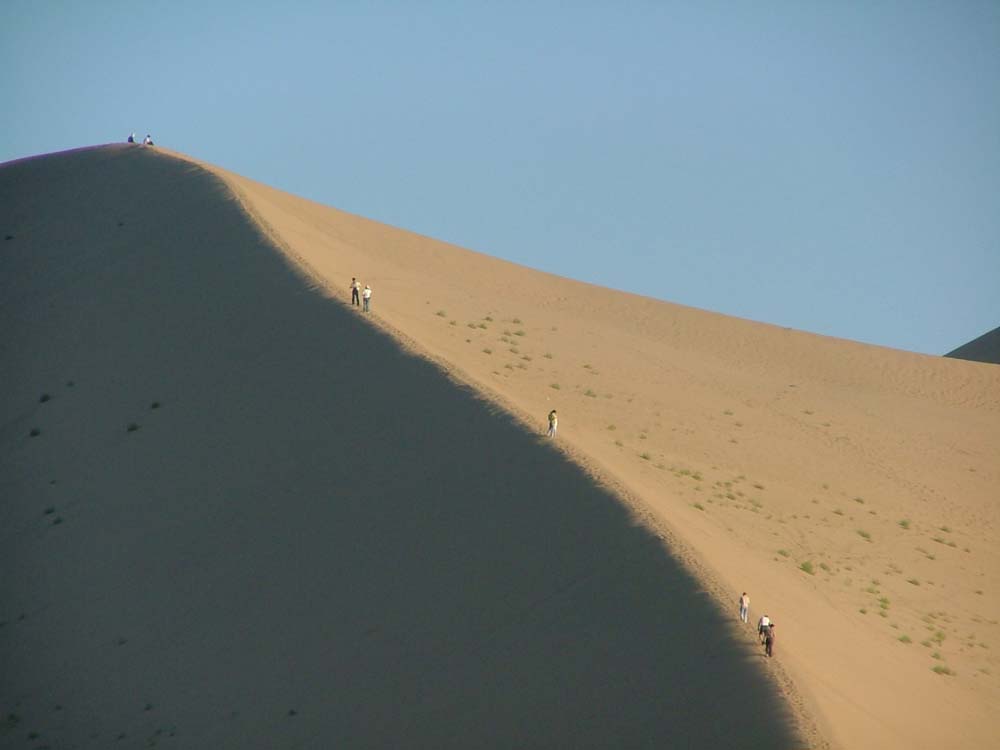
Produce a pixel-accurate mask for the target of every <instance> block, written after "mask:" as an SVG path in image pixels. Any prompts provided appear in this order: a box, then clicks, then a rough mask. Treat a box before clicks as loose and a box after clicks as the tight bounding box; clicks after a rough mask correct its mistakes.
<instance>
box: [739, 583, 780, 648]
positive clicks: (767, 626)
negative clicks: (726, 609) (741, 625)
mask: <svg viewBox="0 0 1000 750" xmlns="http://www.w3.org/2000/svg"><path fill="white" fill-rule="evenodd" d="M749 617H750V596H749V594H747V592H746V591H744V592H743V595H742V596H741V597H740V620H742V621H743V622H747V621H748V620H749ZM757 637H758V638H759V639H760V642H761V643H763V644H764V653H765V654H767V655H768V656H773V655H774V623H773V622H771V618H770V617H768V616H767V615H764V616H763V617H761V618H760V619H759V620H758V621H757Z"/></svg>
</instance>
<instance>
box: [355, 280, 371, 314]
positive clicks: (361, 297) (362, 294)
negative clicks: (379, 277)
mask: <svg viewBox="0 0 1000 750" xmlns="http://www.w3.org/2000/svg"><path fill="white" fill-rule="evenodd" d="M371 298H372V288H371V287H370V286H368V285H367V284H365V288H364V289H362V288H361V282H360V281H358V280H357V278H356V277H354V276H352V277H351V304H352V305H358V304H360V303H361V301H364V307H363V308H362V309H363V310H364V311H365V312H369V310H370V306H371Z"/></svg>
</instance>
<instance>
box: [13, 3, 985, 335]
mask: <svg viewBox="0 0 1000 750" xmlns="http://www.w3.org/2000/svg"><path fill="white" fill-rule="evenodd" d="M0 97H2V99H0V100H2V102H3V109H4V114H3V116H2V117H0V123H2V124H0V161H6V160H8V159H13V158H17V157H21V156H27V155H32V154H38V153H44V152H49V151H56V150H61V149H66V148H73V147H77V146H83V145H91V144H96V143H106V142H110V141H116V140H124V138H125V136H127V135H128V133H129V131H132V130H134V131H136V133H138V134H139V135H144V134H145V133H146V132H147V131H148V132H150V133H152V134H153V137H154V138H155V139H156V140H157V142H158V143H161V144H163V145H165V146H169V147H170V148H174V149H177V150H179V151H182V152H185V153H188V154H191V155H193V156H197V157H199V158H202V159H205V160H207V161H209V162H212V163H215V164H218V165H220V166H223V167H226V168H228V169H231V170H233V171H236V172H238V173H240V174H243V175H246V176H248V177H251V178H253V179H256V180H259V181H261V182H264V183H267V184H270V185H273V186H275V187H279V188H282V189H284V190H287V191H289V192H292V193H295V194H297V195H301V196H304V197H307V198H310V199H313V200H316V201H319V202H321V203H325V204H328V205H332V206H336V207H338V208H342V209H345V210H347V211H351V212H354V213H358V214H361V215H364V216H368V217H371V218H374V219H378V220H380V221H384V222H387V223H389V224H393V225H396V226H399V227H402V228H405V229H410V230H413V231H417V232H420V233H422V234H427V235H430V236H433V237H436V238H439V239H444V240H448V241H450V242H454V243H456V244H459V245H462V246H465V247H468V248H470V249H473V250H478V251H480V252H484V253H488V254H490V255H495V256H498V257H502V258H506V259H508V260H512V261H515V262H518V263H522V264H524V265H527V266H531V267H533V268H539V269H543V270H546V271H551V272H553V273H558V274H560V275H563V276H569V277H572V278H577V279H581V280H584V281H590V282H594V283H598V284H601V285H604V286H609V287H612V288H616V289H623V290H627V291H630V292H636V293H640V294H646V295H650V296H653V297H658V298H660V299H665V300H669V301H672V302H679V303H683V304H687V305H693V306H695V307H700V308H705V309H709V310H716V311H719V312H723V313H727V314H731V315H738V316H740V317H745V318H750V319H753V320H760V321H766V322H769V323H775V324H778V325H783V326H789V327H792V328H799V329H803V330H808V331H813V332H816V333H823V334H827V335H832V336H840V337H843V338H849V339H854V340H858V341H865V342H869V343H875V344H881V345H885V346H892V347H896V348H901V349H908V350H912V351H919V352H924V353H929V354H941V353H944V352H946V351H949V350H951V349H952V348H954V347H956V346H959V345H960V344H963V343H965V342H966V341H968V340H970V339H972V338H975V337H976V336H978V335H980V334H982V333H985V332H986V331H987V330H990V329H992V328H994V327H996V326H997V325H1000V3H997V2H989V1H987V2H960V1H958V0H955V1H953V2H946V3H945V2H936V3H929V2H916V1H914V2H804V1H802V0H798V1H795V0H789V2H764V1H763V0H761V1H758V2H688V3H673V2H614V3H612V2H578V3H568V2H561V3H557V2H533V3H528V2H524V3H521V2H516V1H515V2H503V3H499V2H494V3H478V2H473V1H465V2H425V3H408V2H340V3H337V2H294V1H292V2H288V3H280V4H279V3H275V2H254V1H253V0H244V1H243V2H214V3H213V2H205V3H197V2H186V1H185V0H179V1H176V2H171V3H156V4H152V3H142V2H129V3H125V2H104V1H102V0H94V1H93V2H90V3H81V2H69V1H66V2H49V1H47V0H4V2H3V3H0Z"/></svg>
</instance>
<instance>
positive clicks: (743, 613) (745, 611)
mask: <svg viewBox="0 0 1000 750" xmlns="http://www.w3.org/2000/svg"><path fill="white" fill-rule="evenodd" d="M749 616H750V597H749V596H747V592H746V591H744V592H743V596H741V597H740V619H741V620H742V621H743V622H747V619H748V618H749Z"/></svg>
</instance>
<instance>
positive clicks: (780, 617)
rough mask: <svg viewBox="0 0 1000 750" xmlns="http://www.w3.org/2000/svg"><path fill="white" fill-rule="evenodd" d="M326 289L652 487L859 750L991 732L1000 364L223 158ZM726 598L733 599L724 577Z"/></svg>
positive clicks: (669, 518) (981, 742)
mask: <svg viewBox="0 0 1000 750" xmlns="http://www.w3.org/2000/svg"><path fill="white" fill-rule="evenodd" d="M208 168H210V169H212V170H213V171H215V172H216V173H217V174H219V175H220V176H221V177H222V178H223V179H225V180H226V182H227V183H228V184H229V185H230V186H231V187H232V188H233V190H234V191H235V192H236V193H237V194H238V195H239V196H240V197H241V201H242V202H243V203H244V205H246V206H247V207H248V209H249V211H250V212H251V213H252V214H253V215H254V216H255V217H256V218H257V219H258V220H259V221H260V222H261V224H262V226H264V227H265V229H266V231H267V232H269V233H270V234H271V235H272V236H273V237H274V238H275V239H276V240H277V242H278V244H279V245H280V246H282V247H283V249H284V250H285V252H286V253H288V254H289V256H290V257H292V258H293V259H294V260H295V261H296V262H297V263H299V264H300V265H301V267H302V268H303V269H305V270H306V271H307V273H308V274H309V275H310V276H311V278H313V279H314V280H315V283H317V284H318V285H320V286H322V287H323V288H324V289H325V290H326V292H327V293H329V294H330V295H332V296H333V297H335V298H337V299H342V300H344V301H345V302H346V300H347V299H348V296H347V295H348V292H347V285H348V283H349V281H350V278H351V277H352V276H357V277H358V278H359V279H361V280H362V282H367V283H370V284H371V285H372V287H373V288H374V289H375V290H376V294H375V297H374V302H373V306H374V314H373V315H374V317H375V318H376V320H377V324H378V325H380V326H382V327H383V328H385V329H387V330H389V331H392V332H394V333H395V334H396V335H398V336H399V337H400V338H401V339H402V340H404V341H407V342H409V343H410V344H411V345H412V346H413V347H414V348H415V349H417V350H418V351H420V352H421V353H422V354H424V355H426V356H430V357H431V358H432V359H434V360H436V361H438V362H439V363H442V364H443V366H445V367H446V368H448V369H450V370H452V371H453V372H455V373H456V375H457V376H458V377H459V378H460V379H461V380H463V381H465V382H469V383H472V384H474V385H475V386H476V387H477V388H480V389H481V390H483V391H484V392H486V393H488V394H489V395H490V397H491V398H494V399H496V400H497V401H499V402H500V403H502V404H503V405H504V406H505V407H506V408H507V409H509V410H510V411H512V412H513V413H515V414H517V415H519V416H520V418H521V419H522V420H523V421H525V422H526V423H528V424H531V425H534V426H537V429H538V430H539V431H542V430H543V429H544V417H545V414H546V413H547V412H548V411H549V410H550V409H551V408H554V407H556V408H558V410H559V414H560V435H559V443H560V445H561V446H564V448H565V450H567V451H568V452H570V453H571V454H572V455H573V456H574V457H575V458H576V460H577V461H578V462H580V463H582V464H584V465H586V466H589V467H590V468H591V469H593V470H594V471H595V472H596V473H597V474H598V475H599V476H602V477H604V478H606V479H607V480H608V481H610V482H611V483H612V484H614V485H615V486H616V487H617V488H618V489H619V490H621V491H622V493H623V494H625V495H627V496H629V497H631V498H632V499H633V500H637V503H636V504H637V507H639V508H640V512H642V511H643V510H647V511H648V512H649V513H650V514H651V516H652V518H653V521H652V522H653V523H654V524H655V525H658V526H659V527H660V528H662V529H664V530H665V531H666V532H667V533H668V534H669V535H671V537H672V538H673V540H674V543H675V544H676V545H677V546H679V548H680V549H682V550H685V551H687V552H688V553H690V555H689V557H690V558H691V559H692V562H693V566H694V567H695V568H696V569H699V570H700V571H701V572H702V574H703V575H704V576H705V578H706V580H709V581H711V582H712V585H713V586H714V588H715V590H716V591H717V593H718V595H719V596H720V597H723V598H724V597H726V596H728V597H729V601H730V602H731V606H732V608H733V611H734V612H735V601H736V598H737V597H738V596H739V593H740V592H741V591H743V590H747V591H749V592H750V593H751V596H752V609H751V614H752V615H753V616H759V615H760V614H761V613H762V612H763V611H767V612H768V613H769V614H771V615H772V617H773V618H774V619H776V620H777V621H779V622H780V623H781V625H782V627H781V634H782V637H781V647H780V651H779V657H780V658H779V662H780V667H778V668H779V669H783V670H787V675H786V676H787V677H789V678H790V683H792V684H794V688H795V691H796V693H797V695H798V700H800V701H802V705H803V706H804V707H805V710H806V711H807V712H808V713H810V714H811V715H812V716H814V717H815V718H816V720H817V721H818V722H819V723H820V725H821V726H822V729H823V731H824V733H825V734H826V736H828V737H829V738H830V740H831V741H832V742H833V744H834V745H836V746H838V747H845V748H847V747H850V748H858V747H880V748H894V747H898V748H904V747H905V748H918V747H928V748H937V747H970V748H972V747H983V746H985V745H987V744H989V742H990V741H991V739H992V738H994V737H995V736H996V734H997V733H998V731H1000V719H998V716H1000V714H998V713H997V711H996V707H997V706H998V705H1000V661H998V658H997V653H998V651H1000V626H998V621H1000V605H998V598H997V596H996V594H997V592H998V588H1000V535H998V531H997V530H998V524H1000V506H998V504H997V503H996V501H995V495H996V490H995V488H996V487H997V486H998V482H1000V460H998V455H997V451H996V446H997V445H1000V368H996V367H991V366H988V365H982V364H977V363H969V362H962V361H956V360H952V359H946V358H939V357H930V356H926V355H920V354H914V353H910V352H904V351H898V350H892V349H887V348H883V347H876V346H871V345H866V344H861V343H856V342H852V341H846V340H839V339H834V338H829V337H824V336H818V335H814V334H810V333H807V332H802V331H796V330H790V329H784V328H781V327H777V326H772V325H766V324H761V323H755V322H751V321H746V320H741V319H736V318H731V317H727V316H723V315H719V314H715V313H711V312H707V311H702V310H697V309H692V308H687V307H683V306H679V305H675V304H671V303H667V302H661V301H658V300H653V299H649V298H644V297H641V296H637V295H631V294H628V293H625V292H620V291H615V290H610V289H605V288H601V287H596V286H593V285H589V284H584V283H580V282H575V281H572V280H569V279H564V278H560V277H557V276H553V275H550V274H546V273H542V272H538V271H534V270H531V269H527V268H524V267H521V266H518V265H515V264H511V263H507V262H505V261H502V260H498V259H496V258H491V257H488V256H484V255H480V254H477V253H474V252H471V251H468V250H464V249H461V248H458V247H455V246H452V245H449V244H447V243H444V242H440V241H435V240H432V239H429V238H426V237H421V236H418V235H414V234H412V233H408V232H405V231H402V230H398V229H394V228H392V227H388V226H385V225H382V224H379V223H377V222H373V221H369V220H366V219H362V218H360V217H357V216H353V215H350V214H346V213H344V212H341V211H338V210H336V209H333V208H329V207H325V206H322V205H319V204H315V203H312V202H309V201H306V200H303V199H299V198H295V197H293V196H290V195H288V194H285V193H282V192H281V191H278V190H275V189H272V188H269V187H266V186H263V185H260V184H258V183H255V182H253V181H251V180H248V179H246V178H243V177H240V176H237V175H233V174H230V173H227V172H225V171H224V170H221V169H217V168H213V167H210V166H209V167H208ZM722 592H725V593H722Z"/></svg>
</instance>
